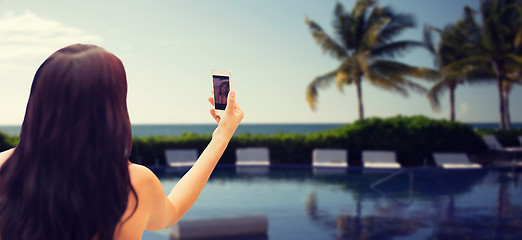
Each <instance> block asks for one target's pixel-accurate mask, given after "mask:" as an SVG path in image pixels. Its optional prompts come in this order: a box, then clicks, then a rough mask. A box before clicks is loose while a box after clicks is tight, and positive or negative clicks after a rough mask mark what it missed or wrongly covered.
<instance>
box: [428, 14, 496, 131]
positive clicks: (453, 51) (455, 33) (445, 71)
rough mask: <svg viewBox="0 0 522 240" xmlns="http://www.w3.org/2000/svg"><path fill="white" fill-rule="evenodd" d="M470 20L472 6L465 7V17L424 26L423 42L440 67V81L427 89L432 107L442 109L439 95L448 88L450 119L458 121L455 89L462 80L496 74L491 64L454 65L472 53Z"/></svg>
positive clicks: (474, 80)
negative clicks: (437, 25) (435, 37)
mask: <svg viewBox="0 0 522 240" xmlns="http://www.w3.org/2000/svg"><path fill="white" fill-rule="evenodd" d="M470 23H473V10H472V9H471V8H469V7H465V8H464V11H463V16H462V18H461V19H460V20H458V21H457V22H456V23H455V24H448V25H446V26H445V27H444V28H443V29H439V28H435V27H432V26H425V28H424V43H425V45H426V48H427V49H428V50H429V51H430V52H431V53H432V54H433V55H434V57H435V59H434V65H435V67H436V68H437V69H438V81H437V82H435V84H434V85H433V86H432V87H431V89H430V90H429V91H428V99H429V100H430V103H431V106H432V108H434V109H435V110H439V109H440V101H439V97H440V95H442V94H443V93H444V92H445V91H446V90H447V91H448V92H449V106H450V117H449V118H450V121H455V90H456V88H457V86H458V85H459V84H464V83H476V82H481V81H490V80H491V79H493V78H494V74H493V71H492V70H491V68H476V67H469V66H466V65H460V68H455V67H452V63H455V62H457V61H459V60H462V59H466V58H468V57H469V56H470V55H471V52H470V49H469V48H466V47H465V46H466V43H467V41H468V36H469V34H470V29H469V26H470ZM432 32H437V33H439V35H440V40H439V43H438V45H437V46H435V44H434V41H433V37H432ZM471 50H472V49H471Z"/></svg>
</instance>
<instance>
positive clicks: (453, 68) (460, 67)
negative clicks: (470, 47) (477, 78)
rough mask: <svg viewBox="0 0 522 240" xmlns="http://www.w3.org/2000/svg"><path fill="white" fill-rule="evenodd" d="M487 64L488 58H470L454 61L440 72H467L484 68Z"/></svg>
mask: <svg viewBox="0 0 522 240" xmlns="http://www.w3.org/2000/svg"><path fill="white" fill-rule="evenodd" d="M488 62H489V58H488V57H484V56H470V57H467V58H464V59H460V60H456V61H454V62H452V63H449V64H447V65H446V66H444V67H443V68H442V69H441V70H442V71H443V72H467V71H470V70H472V69H473V68H475V67H480V66H486V65H487V63H488Z"/></svg>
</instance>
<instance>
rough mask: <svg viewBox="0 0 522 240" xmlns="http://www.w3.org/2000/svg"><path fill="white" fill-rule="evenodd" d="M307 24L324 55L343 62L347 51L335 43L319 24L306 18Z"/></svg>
mask: <svg viewBox="0 0 522 240" xmlns="http://www.w3.org/2000/svg"><path fill="white" fill-rule="evenodd" d="M305 22H306V24H308V26H309V28H310V30H311V31H312V36H313V38H314V39H315V41H316V42H317V44H319V46H320V47H321V49H322V50H323V52H324V53H328V54H330V55H331V56H333V57H335V58H337V59H339V60H341V59H343V58H345V57H346V55H347V54H346V51H345V50H344V48H342V47H341V46H340V45H339V44H338V43H337V42H335V41H334V40H333V39H332V38H330V36H328V34H326V32H325V31H324V30H323V29H322V28H321V26H319V24H317V23H315V22H314V21H312V20H310V19H309V18H308V17H305Z"/></svg>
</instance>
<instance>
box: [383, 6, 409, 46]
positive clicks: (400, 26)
mask: <svg viewBox="0 0 522 240" xmlns="http://www.w3.org/2000/svg"><path fill="white" fill-rule="evenodd" d="M391 13H392V16H391V17H390V21H389V22H388V24H386V25H385V26H384V28H383V29H382V30H381V32H380V41H381V43H386V42H388V41H390V40H391V39H394V38H395V37H397V36H399V35H400V34H401V33H402V32H404V31H405V30H407V29H410V28H413V27H415V25H416V24H415V18H414V17H413V16H412V15H410V14H395V13H393V11H391Z"/></svg>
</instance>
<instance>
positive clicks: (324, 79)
mask: <svg viewBox="0 0 522 240" xmlns="http://www.w3.org/2000/svg"><path fill="white" fill-rule="evenodd" d="M336 75H337V69H336V70H334V71H331V72H329V73H326V74H324V75H322V76H319V77H316V78H315V79H314V80H313V81H312V82H311V83H310V84H308V87H307V88H306V100H307V101H308V105H310V108H312V110H315V108H316V103H317V96H318V92H317V90H318V89H319V88H324V87H327V86H329V85H330V84H331V83H332V82H333V80H334V79H335V77H336Z"/></svg>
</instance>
